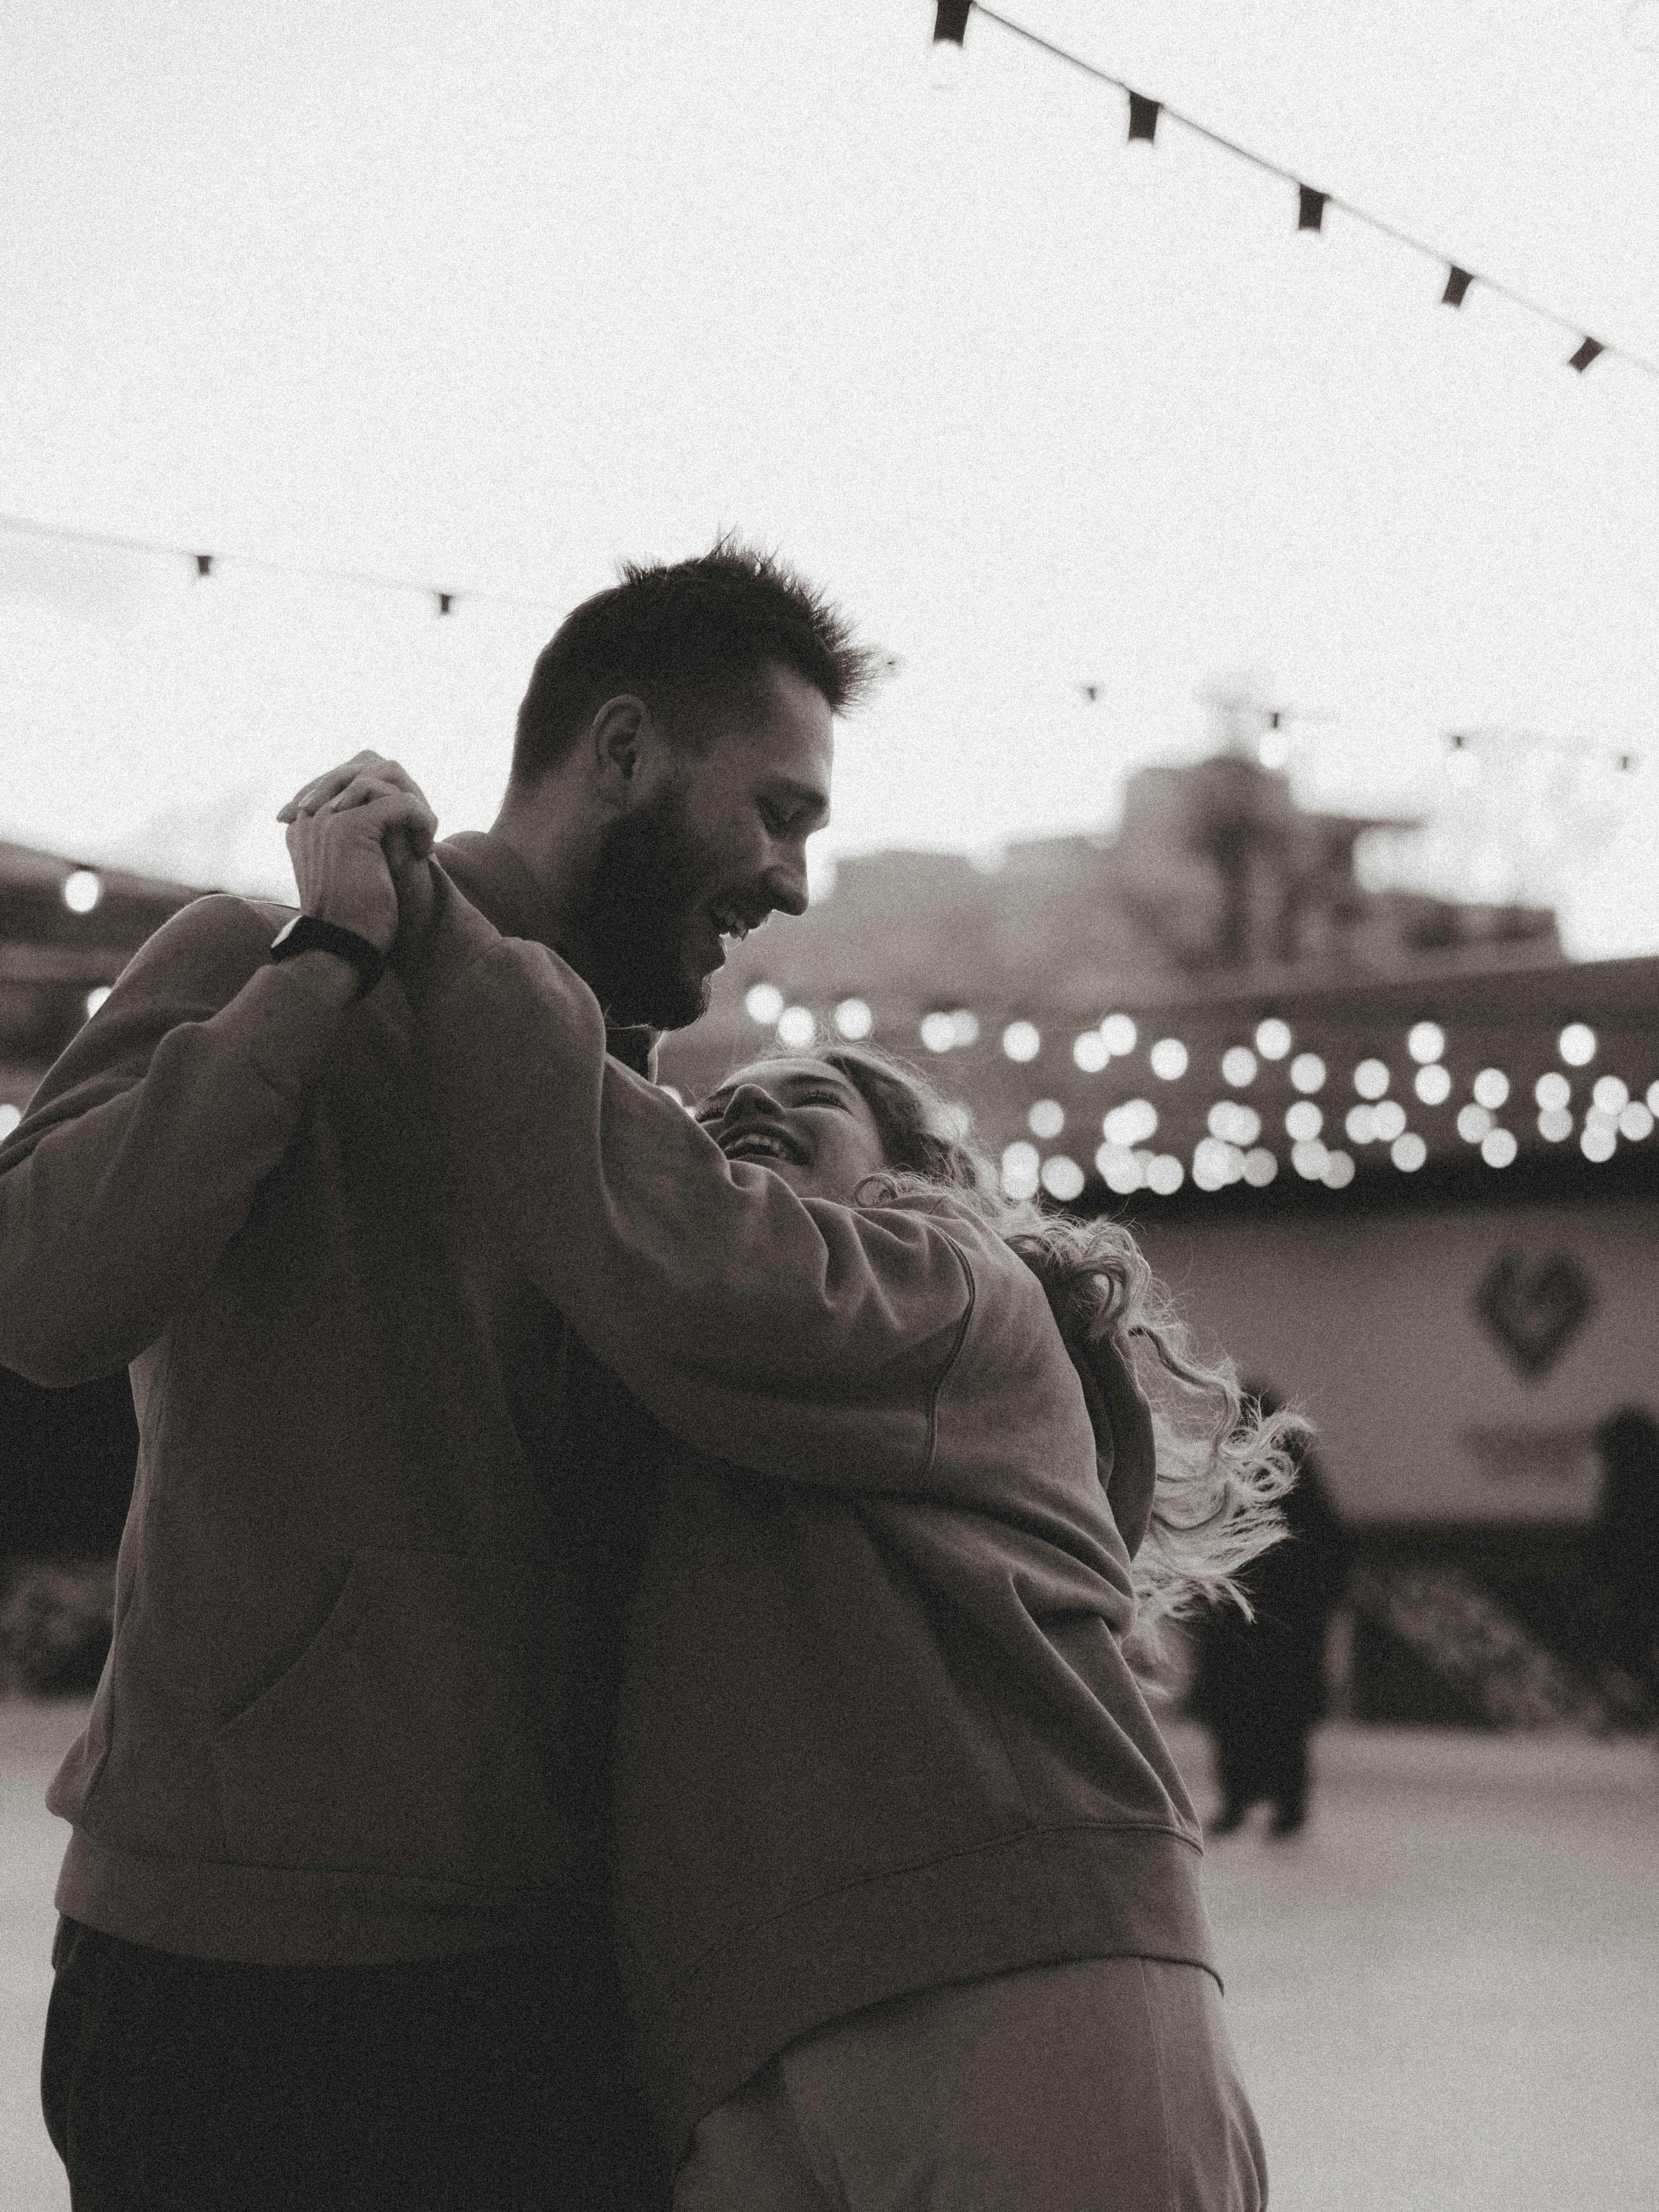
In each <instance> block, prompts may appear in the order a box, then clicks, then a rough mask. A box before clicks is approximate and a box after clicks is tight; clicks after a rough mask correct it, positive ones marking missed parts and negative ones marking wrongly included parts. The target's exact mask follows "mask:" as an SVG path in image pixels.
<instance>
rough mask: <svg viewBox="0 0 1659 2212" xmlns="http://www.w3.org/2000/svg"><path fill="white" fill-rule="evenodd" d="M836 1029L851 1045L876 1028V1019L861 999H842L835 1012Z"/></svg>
mask: <svg viewBox="0 0 1659 2212" xmlns="http://www.w3.org/2000/svg"><path fill="white" fill-rule="evenodd" d="M835 1024H836V1030H838V1031H839V1033H840V1034H841V1035H842V1036H844V1037H845V1038H847V1040H848V1042H849V1043H851V1044H856V1043H857V1042H859V1040H860V1037H867V1036H869V1034H870V1032H871V1030H872V1029H874V1027H875V1026H876V1018H875V1016H874V1015H873V1014H872V1012H871V1011H870V1009H869V1007H868V1006H866V1003H865V1001H864V1000H862V999H843V1000H842V1002H841V1004H840V1005H839V1006H837V1007H836V1012H835Z"/></svg>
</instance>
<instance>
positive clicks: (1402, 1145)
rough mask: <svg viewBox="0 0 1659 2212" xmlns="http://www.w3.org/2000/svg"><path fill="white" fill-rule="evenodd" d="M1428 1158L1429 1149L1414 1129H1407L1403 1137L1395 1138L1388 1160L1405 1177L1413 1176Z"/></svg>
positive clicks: (1390, 1147)
mask: <svg viewBox="0 0 1659 2212" xmlns="http://www.w3.org/2000/svg"><path fill="white" fill-rule="evenodd" d="M1428 1157H1429V1148H1428V1146H1426V1145H1425V1143H1424V1141H1423V1139H1421V1137H1419V1135H1418V1134H1417V1133H1416V1131H1415V1130H1414V1129H1408V1130H1407V1132H1406V1134H1405V1135H1404V1136H1403V1137H1396V1138H1395V1140H1394V1142H1393V1144H1392V1145H1390V1146H1389V1158H1390V1159H1391V1160H1392V1161H1393V1162H1394V1164H1395V1167H1397V1168H1403V1169H1404V1170H1405V1171H1406V1173H1407V1175H1415V1174H1416V1172H1417V1170H1419V1168H1420V1167H1421V1166H1422V1164H1423V1163H1424V1161H1425V1159H1427V1158H1428Z"/></svg>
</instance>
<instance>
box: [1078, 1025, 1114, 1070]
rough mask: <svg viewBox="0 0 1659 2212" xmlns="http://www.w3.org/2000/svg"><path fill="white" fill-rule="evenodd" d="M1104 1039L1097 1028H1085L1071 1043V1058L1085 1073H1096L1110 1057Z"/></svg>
mask: <svg viewBox="0 0 1659 2212" xmlns="http://www.w3.org/2000/svg"><path fill="white" fill-rule="evenodd" d="M1111 1056H1112V1055H1111V1053H1110V1051H1109V1049H1108V1047H1107V1043H1106V1040H1105V1038H1104V1037H1103V1036H1102V1035H1101V1034H1100V1031H1099V1030H1084V1032H1083V1034H1082V1036H1080V1037H1076V1038H1074V1039H1073V1043H1072V1058H1073V1060H1075V1061H1076V1062H1077V1064H1078V1066H1079V1067H1080V1068H1081V1069H1082V1070H1083V1073H1085V1075H1098V1074H1099V1073H1100V1071H1101V1069H1102V1068H1103V1067H1104V1066H1105V1065H1106V1063H1107V1061H1108V1060H1109V1059H1110V1058H1111Z"/></svg>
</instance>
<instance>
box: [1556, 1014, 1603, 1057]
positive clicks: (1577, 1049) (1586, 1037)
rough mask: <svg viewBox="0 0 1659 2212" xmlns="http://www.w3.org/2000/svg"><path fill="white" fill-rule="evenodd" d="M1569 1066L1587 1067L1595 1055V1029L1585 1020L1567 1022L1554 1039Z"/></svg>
mask: <svg viewBox="0 0 1659 2212" xmlns="http://www.w3.org/2000/svg"><path fill="white" fill-rule="evenodd" d="M1556 1050H1557V1051H1558V1052H1559V1054H1560V1055H1561V1057H1562V1059H1563V1060H1565V1061H1566V1063H1567V1066H1569V1067H1587V1066H1589V1063H1590V1061H1591V1060H1594V1059H1595V1030H1593V1029H1591V1028H1590V1026H1589V1024H1588V1023H1587V1022H1569V1023H1568V1024H1567V1026H1566V1027H1565V1029H1564V1030H1562V1032H1561V1034H1560V1036H1559V1037H1558V1038H1557V1040H1556Z"/></svg>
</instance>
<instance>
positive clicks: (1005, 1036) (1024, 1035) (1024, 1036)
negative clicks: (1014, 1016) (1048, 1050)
mask: <svg viewBox="0 0 1659 2212" xmlns="http://www.w3.org/2000/svg"><path fill="white" fill-rule="evenodd" d="M1002 1049H1003V1051H1004V1053H1005V1054H1006V1055H1007V1057H1008V1058H1009V1059H1010V1060H1019V1061H1024V1060H1035V1059H1036V1056H1037V1054H1038V1053H1040V1052H1041V1051H1042V1036H1041V1034H1040V1033H1039V1031H1038V1030H1037V1027H1036V1023H1035V1022H1010V1023H1009V1024H1008V1026H1007V1028H1006V1030H1004V1031H1003V1032H1002Z"/></svg>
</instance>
